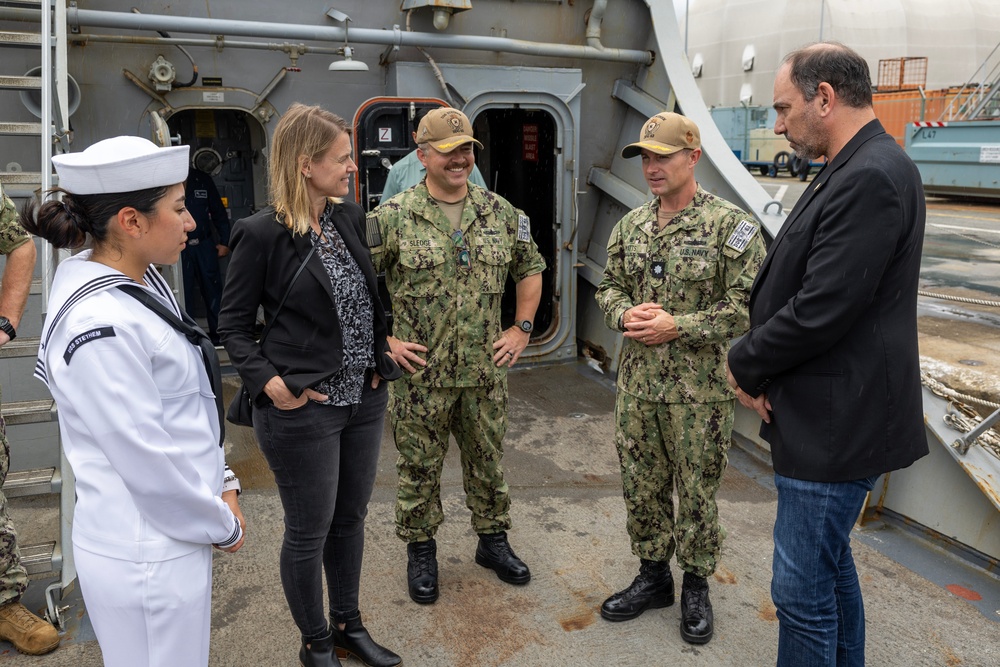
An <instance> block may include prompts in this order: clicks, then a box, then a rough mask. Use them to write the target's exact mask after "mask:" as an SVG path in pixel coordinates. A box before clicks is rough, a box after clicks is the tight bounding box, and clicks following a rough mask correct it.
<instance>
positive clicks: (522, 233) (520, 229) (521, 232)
mask: <svg viewBox="0 0 1000 667" xmlns="http://www.w3.org/2000/svg"><path fill="white" fill-rule="evenodd" d="M517 240H518V241H524V242H525V243H527V242H528V241H530V240H531V219H530V218H529V217H528V216H526V215H525V214H523V213H519V214H518V216H517Z"/></svg>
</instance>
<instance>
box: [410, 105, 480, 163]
mask: <svg viewBox="0 0 1000 667" xmlns="http://www.w3.org/2000/svg"><path fill="white" fill-rule="evenodd" d="M470 142H471V143H473V144H475V145H477V146H479V147H480V148H482V147H483V145H482V144H481V143H479V142H478V141H476V140H475V139H473V138H472V123H470V122H469V117H468V116H466V115H465V114H464V113H462V112H461V111H459V110H458V109H452V108H449V107H442V108H440V109H434V110H432V111H428V112H427V115H426V116H424V119H423V120H421V121H420V125H419V126H418V127H417V143H418V144H423V143H428V144H430V145H431V146H433V147H434V149H435V150H437V151H439V152H441V153H450V152H452V151H453V150H455V149H456V148H458V147H459V146H461V145H463V144H468V143H470Z"/></svg>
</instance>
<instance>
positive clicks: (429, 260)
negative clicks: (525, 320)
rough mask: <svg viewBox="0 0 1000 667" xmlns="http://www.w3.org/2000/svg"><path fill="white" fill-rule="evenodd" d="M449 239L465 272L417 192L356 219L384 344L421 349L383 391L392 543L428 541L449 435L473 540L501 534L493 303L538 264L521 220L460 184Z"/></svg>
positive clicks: (500, 415) (500, 419)
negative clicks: (385, 319)
mask: <svg viewBox="0 0 1000 667" xmlns="http://www.w3.org/2000/svg"><path fill="white" fill-rule="evenodd" d="M461 230H462V232H463V235H464V238H465V244H466V246H467V247H468V250H469V253H470V256H471V266H470V268H468V269H465V268H462V267H460V266H459V263H458V252H459V251H458V248H457V247H456V245H455V243H454V242H453V241H452V238H451V235H452V228H451V223H450V222H449V221H448V218H447V217H446V216H445V214H444V212H442V211H441V210H440V209H439V208H438V206H437V204H436V203H435V202H434V201H433V199H431V197H430V195H429V194H428V192H427V187H426V186H425V185H424V184H423V183H421V184H420V185H417V186H415V187H413V188H411V189H409V190H407V191H405V192H401V193H400V194H398V195H396V196H395V197H393V198H392V199H390V200H389V201H387V202H386V203H384V204H382V205H381V206H379V207H378V208H376V209H375V210H374V211H372V212H371V213H369V214H368V242H369V245H370V246H371V251H372V260H373V262H374V264H375V267H376V269H377V270H379V271H385V281H386V286H387V288H388V290H389V294H390V295H391V298H392V309H393V311H392V312H393V335H394V336H395V337H397V338H399V339H400V340H403V341H410V342H416V343H421V344H423V345H425V346H427V349H428V352H427V354H426V355H425V358H426V360H427V366H426V367H425V368H422V369H421V368H419V367H418V369H417V372H416V373H412V374H409V373H406V371H404V372H403V377H402V378H401V379H400V380H398V381H397V382H393V383H392V384H391V385H390V387H391V388H390V392H391V396H392V404H391V408H390V413H389V421H390V425H391V428H392V431H393V435H394V436H395V440H396V449H397V450H398V451H399V459H398V461H397V463H396V467H397V470H398V472H399V489H398V496H397V503H396V533H397V534H398V535H399V536H400V537H401V538H402V539H403V540H405V541H407V542H414V541H422V540H426V539H430V538H432V537H433V536H434V533H435V532H436V531H437V527H438V526H439V525H440V524H441V522H442V521H443V520H444V514H443V512H442V509H441V497H440V496H441V485H440V481H441V468H442V465H443V463H444V456H445V452H446V451H447V449H448V434H449V432H451V433H453V434H454V435H455V439H456V441H457V442H458V446H459V449H460V450H461V456H462V475H463V480H464V484H465V491H466V504H467V505H468V507H469V509H470V510H471V511H472V527H473V529H474V530H475V531H476V532H477V533H495V532H499V531H501V530H507V529H508V528H509V527H510V514H509V507H510V498H509V497H508V491H507V483H506V482H505V481H504V478H503V468H502V467H501V464H500V460H501V458H502V456H503V444H502V441H503V436H504V434H505V433H506V429H507V368H506V366H504V367H502V368H498V367H497V366H496V364H494V363H493V354H494V351H493V343H494V342H495V341H496V340H498V339H499V338H500V337H501V335H502V333H503V332H502V330H501V325H500V300H501V297H502V296H503V289H504V284H505V282H506V278H507V275H508V273H509V274H510V276H511V277H512V278H513V279H514V281H515V282H517V281H520V280H522V279H524V278H526V277H528V276H531V275H534V274H536V273H541V271H542V270H543V269H544V268H545V260H544V259H543V258H542V256H541V254H540V253H539V252H538V247H537V246H536V245H535V242H534V241H533V240H532V238H531V234H530V225H529V222H528V218H527V217H526V216H524V215H523V214H522V213H520V211H518V210H517V209H515V208H514V207H513V206H511V205H510V203H508V202H507V201H506V200H505V199H503V198H502V197H499V196H497V195H495V194H493V193H492V192H489V191H488V190H485V189H483V188H480V187H478V186H476V185H473V184H471V183H470V184H469V194H468V197H467V199H466V203H465V209H464V212H463V215H462V222H461Z"/></svg>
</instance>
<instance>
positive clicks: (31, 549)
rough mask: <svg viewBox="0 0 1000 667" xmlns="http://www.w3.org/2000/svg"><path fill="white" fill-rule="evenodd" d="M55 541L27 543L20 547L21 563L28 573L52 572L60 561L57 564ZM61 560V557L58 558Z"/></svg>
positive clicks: (59, 565)
mask: <svg viewBox="0 0 1000 667" xmlns="http://www.w3.org/2000/svg"><path fill="white" fill-rule="evenodd" d="M55 560H56V543H55V542H45V543H43V544H29V545H27V546H22V547H21V565H23V566H24V569H25V570H27V571H28V574H39V573H42V572H53V571H55V570H56V569H57V567H61V566H62V563H61V562H60V563H59V564H58V566H57V564H56V563H55V562H54V561H55ZM59 560H60V561H61V560H62V559H61V558H60V559H59Z"/></svg>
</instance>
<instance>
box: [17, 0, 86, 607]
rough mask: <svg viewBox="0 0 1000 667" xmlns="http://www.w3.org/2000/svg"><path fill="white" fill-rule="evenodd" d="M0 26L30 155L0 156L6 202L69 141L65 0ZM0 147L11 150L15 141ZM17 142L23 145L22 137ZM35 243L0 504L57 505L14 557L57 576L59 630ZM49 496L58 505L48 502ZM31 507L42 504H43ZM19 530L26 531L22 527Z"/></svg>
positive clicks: (37, 5)
mask: <svg viewBox="0 0 1000 667" xmlns="http://www.w3.org/2000/svg"><path fill="white" fill-rule="evenodd" d="M0 20H6V21H7V22H4V23H0V26H9V25H11V23H10V21H17V22H18V24H17V25H18V27H21V26H22V25H23V26H24V28H25V31H11V30H6V29H3V28H0V54H3V55H2V56H0V102H2V104H0V109H2V110H4V111H5V114H4V115H13V114H14V113H17V112H21V117H19V118H13V119H9V120H8V119H3V120H0V136H4V137H22V138H23V137H26V136H27V137H37V138H38V144H37V146H38V152H37V153H35V151H34V150H30V151H23V150H22V151H21V153H22V154H4V155H0V167H2V166H3V165H8V170H7V171H2V172H0V182H2V183H3V187H4V191H5V192H6V193H7V194H8V195H9V196H11V197H12V198H15V199H20V198H25V197H32V196H35V194H36V193H37V192H39V191H45V190H48V189H49V188H51V187H52V185H53V182H54V176H53V174H52V170H51V166H50V165H51V156H52V154H53V152H56V153H61V152H65V150H66V149H67V148H68V144H69V105H68V102H67V97H68V96H67V81H68V76H67V62H66V44H67V42H66V5H65V0H0ZM15 50H16V51H17V52H19V53H17V52H15ZM26 50H30V51H29V52H31V53H34V54H37V58H33V57H30V58H28V59H27V62H29V63H32V62H33V63H34V64H35V66H33V67H31V66H30V65H29V69H28V72H29V73H30V74H28V75H26V74H22V73H21V72H11V71H4V70H6V69H7V68H9V67H12V66H17V64H23V63H25V62H26V59H25V55H24V54H25V52H26ZM21 71H23V70H21ZM21 94H27V95H30V96H33V99H35V100H37V101H38V102H39V104H38V105H37V107H38V108H37V109H35V112H37V115H40V116H41V118H40V119H39V120H37V121H35V120H31V119H30V117H31V113H29V110H28V109H27V108H23V109H22V108H21V106H20V105H17V104H15V103H12V102H11V100H12V96H15V95H21ZM32 113H34V112H32ZM5 143H6V144H7V145H8V146H13V145H14V144H15V143H16V142H15V141H9V142H5ZM19 145H22V146H23V145H30V143H29V144H26V143H25V142H24V141H23V140H22V141H21V143H20V144H19ZM8 150H9V149H8ZM5 152H6V150H5ZM35 155H37V156H38V157H37V158H36V157H35ZM36 159H37V165H38V169H37V171H27V170H23V169H20V168H18V169H17V170H10V166H11V165H13V166H16V167H19V165H20V164H22V163H27V164H29V165H34V164H36V162H35V160H36ZM35 243H36V245H37V246H38V249H39V252H38V258H39V259H38V262H37V263H36V266H35V278H34V280H33V281H32V285H31V293H30V296H29V299H28V305H27V307H26V309H25V312H24V315H23V316H22V318H21V323H20V326H19V327H18V334H19V335H18V337H17V339H16V340H15V341H14V342H12V343H9V344H7V345H5V346H3V347H2V348H0V386H2V390H3V416H4V419H5V421H6V424H7V438H8V440H9V442H10V448H11V457H10V458H11V470H10V473H9V474H8V476H7V480H6V483H5V484H4V487H3V491H4V494H5V495H6V496H7V498H8V499H20V498H26V497H31V496H35V497H38V496H48V497H49V498H50V499H51V500H50V502H48V505H49V506H50V507H51V506H54V505H56V504H58V507H59V510H58V521H57V524H58V527H57V526H56V525H53V524H54V523H56V522H53V521H51V520H50V521H41V522H40V523H43V524H44V525H48V526H50V529H49V534H46V535H45V536H44V537H43V539H42V540H41V542H40V543H36V544H25V543H22V544H20V550H21V557H22V562H23V564H24V566H25V568H26V569H27V570H28V572H29V574H33V575H37V574H45V573H51V574H52V575H58V577H59V580H58V581H57V582H56V583H52V584H51V585H50V586H48V588H47V589H46V591H45V593H46V595H45V598H46V604H47V608H48V609H47V615H48V617H49V620H51V621H52V622H53V623H55V624H56V625H58V626H62V625H63V619H62V617H61V612H60V608H59V605H58V602H59V600H60V599H61V597H62V592H63V591H64V590H65V589H66V588H67V587H69V586H70V585H72V583H73V581H74V580H75V578H76V570H75V568H74V567H73V563H72V549H69V548H65V547H68V545H69V544H70V527H71V524H72V516H73V514H72V513H73V503H74V498H73V481H72V472H71V471H70V468H69V466H68V464H67V463H66V460H65V457H64V456H63V454H62V448H61V446H60V440H59V428H58V423H57V421H56V408H55V404H54V402H53V400H52V397H51V395H50V394H49V393H48V390H47V389H46V388H45V386H44V385H42V383H40V382H38V381H37V380H35V379H34V378H33V377H32V373H33V371H34V366H35V357H36V355H37V352H38V343H39V335H40V333H41V327H42V321H43V319H44V314H45V311H46V306H47V295H48V292H49V288H50V286H51V282H52V276H53V274H54V272H55V265H56V264H57V262H58V260H59V253H57V252H56V251H54V250H53V249H52V248H51V246H50V245H49V244H48V243H47V242H45V241H44V240H42V239H37V238H36V239H35ZM2 261H3V260H2V258H0V262H2ZM55 499H58V503H56V502H54V501H55ZM41 504H42V505H45V503H44V502H43V503H41ZM35 505H38V503H35V504H32V503H30V502H27V501H25V506H26V508H27V509H23V510H22V508H21V507H20V506H19V501H17V500H15V501H14V502H11V503H10V506H11V510H12V512H11V513H12V514H13V517H14V521H15V523H17V524H20V522H21V521H22V520H23V519H25V518H26V517H27V518H28V519H29V520H30V521H31V524H32V525H31V528H32V529H35V528H37V526H36V525H35V523H36V521H35V520H34V515H33V514H32V513H33V512H37V511H39V510H37V509H31V508H32V507H34V506H35ZM25 513H27V514H25ZM51 513H52V510H51V509H50V510H49V514H51ZM21 532H22V533H24V532H26V531H25V530H24V528H22V530H21ZM33 532H37V530H34V531H33ZM36 539H37V538H36ZM53 578H54V576H51V577H48V578H45V579H44V581H46V582H51V580H52V579H53ZM33 585H34V584H33Z"/></svg>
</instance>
